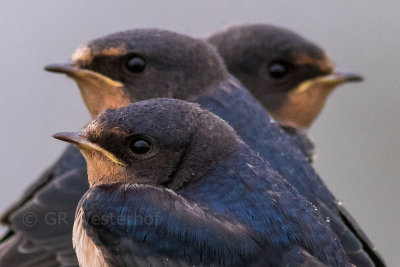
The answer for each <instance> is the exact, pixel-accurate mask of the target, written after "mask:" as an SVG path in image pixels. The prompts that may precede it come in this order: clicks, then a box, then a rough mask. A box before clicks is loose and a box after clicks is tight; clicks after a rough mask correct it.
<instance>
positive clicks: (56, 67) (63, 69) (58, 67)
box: [44, 63, 72, 73]
mask: <svg viewBox="0 0 400 267" xmlns="http://www.w3.org/2000/svg"><path fill="white" fill-rule="evenodd" d="M71 69H72V66H71V63H60V64H49V65H46V66H45V67H44V70H45V71H48V72H54V73H68V72H71Z"/></svg>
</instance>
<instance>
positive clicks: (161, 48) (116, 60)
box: [45, 29, 228, 117]
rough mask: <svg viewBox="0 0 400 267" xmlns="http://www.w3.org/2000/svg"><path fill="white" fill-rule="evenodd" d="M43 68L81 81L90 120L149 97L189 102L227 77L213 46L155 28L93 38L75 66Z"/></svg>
mask: <svg viewBox="0 0 400 267" xmlns="http://www.w3.org/2000/svg"><path fill="white" fill-rule="evenodd" d="M45 69H46V70H47V71H51V72H56V73H64V74H67V75H68V76H69V77H71V78H73V79H74V80H75V81H76V82H77V84H78V86H79V88H80V92H81V94H82V97H83V99H84V101H85V104H86V106H87V108H88V110H89V112H90V114H91V115H92V117H95V116H97V115H98V114H100V113H101V112H103V111H105V110H106V109H112V108H118V107H122V106H125V105H127V104H128V103H131V102H136V101H141V100H146V99H151V98H157V97H168V98H176V99H183V100H188V99H190V98H191V97H193V96H195V95H196V94H198V93H199V92H200V91H201V90H203V89H205V88H208V87H209V86H211V85H213V84H215V83H217V82H219V81H221V80H224V79H225V78H226V77H228V74H227V71H226V69H225V67H224V65H223V63H222V60H221V59H220V57H219V56H218V54H217V53H216V51H215V49H214V48H213V47H212V46H210V45H209V44H207V43H206V42H204V41H201V40H196V39H193V38H190V37H187V36H184V35H181V34H177V33H173V32H169V31H164V30H156V29H138V30H132V31H125V32H119V33H115V34H111V35H108V36H105V37H103V38H99V39H95V40H93V41H91V42H89V43H87V44H85V45H84V46H82V47H80V48H78V49H77V50H76V51H75V53H74V54H73V56H72V60H71V62H69V63H66V64H52V65H48V66H46V67H45Z"/></svg>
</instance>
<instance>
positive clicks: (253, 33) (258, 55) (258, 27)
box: [208, 24, 362, 129]
mask: <svg viewBox="0 0 400 267" xmlns="http://www.w3.org/2000/svg"><path fill="white" fill-rule="evenodd" d="M208 41H209V42H210V43H211V44H213V45H215V46H216V48H217V50H218V52H219V54H220V55H221V56H222V58H223V59H224V61H225V64H226V66H227V68H228V71H229V72H230V73H231V74H233V75H234V76H235V77H237V78H238V79H239V80H240V81H241V82H242V83H243V84H244V85H245V86H246V87H247V89H248V90H249V91H250V92H251V93H252V94H253V95H254V96H255V97H256V98H257V100H258V101H260V102H261V104H263V106H264V107H265V109H267V110H268V111H269V112H270V114H271V115H272V116H273V117H274V118H275V119H276V120H277V121H278V123H279V124H280V125H282V126H291V127H294V128H297V129H299V128H300V129H308V128H309V127H310V126H311V124H312V123H313V122H314V120H315V119H316V118H317V116H318V115H319V113H320V112H321V110H322V108H323V106H324V104H325V101H326V99H327V97H328V96H329V94H330V93H331V92H332V91H333V89H335V87H336V86H338V85H340V84H343V83H345V82H350V81H360V80H361V79H362V78H361V76H359V75H358V74H354V73H350V72H343V71H339V70H337V69H335V68H334V65H333V63H332V61H331V59H330V58H329V57H328V56H327V55H326V53H325V52H324V51H323V50H322V49H321V48H320V47H318V46H317V45H316V44H314V43H313V42H310V41H309V40H307V39H305V38H303V37H301V36H299V35H298V34H296V33H294V32H292V31H289V30H287V29H284V28H280V27H275V26H271V25H265V24H255V25H242V26H234V27H231V28H228V29H227V30H225V31H222V32H219V33H217V34H215V35H212V36H211V37H209V38H208Z"/></svg>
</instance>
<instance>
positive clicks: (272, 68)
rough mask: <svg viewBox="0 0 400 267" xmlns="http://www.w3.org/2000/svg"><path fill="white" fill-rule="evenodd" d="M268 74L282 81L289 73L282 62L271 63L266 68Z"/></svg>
mask: <svg viewBox="0 0 400 267" xmlns="http://www.w3.org/2000/svg"><path fill="white" fill-rule="evenodd" d="M268 73H269V75H270V76H271V77H272V78H274V79H282V78H283V77H285V76H286V75H287V74H288V73H289V68H288V66H287V65H286V64H285V63H283V62H273V63H271V64H270V65H269V66H268Z"/></svg>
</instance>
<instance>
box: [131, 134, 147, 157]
mask: <svg viewBox="0 0 400 267" xmlns="http://www.w3.org/2000/svg"><path fill="white" fill-rule="evenodd" d="M151 148H152V145H151V143H150V142H149V141H148V140H146V139H144V138H143V137H136V138H133V139H132V140H131V141H130V143H129V149H130V150H131V151H132V153H134V154H135V155H138V156H143V155H146V154H148V153H149V152H150V151H151Z"/></svg>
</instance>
